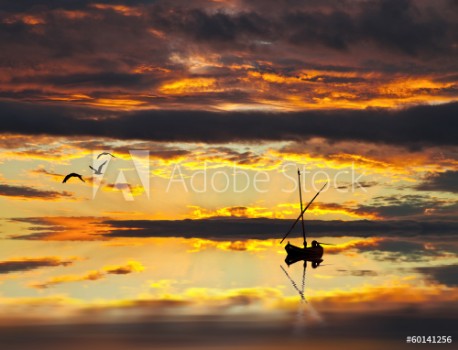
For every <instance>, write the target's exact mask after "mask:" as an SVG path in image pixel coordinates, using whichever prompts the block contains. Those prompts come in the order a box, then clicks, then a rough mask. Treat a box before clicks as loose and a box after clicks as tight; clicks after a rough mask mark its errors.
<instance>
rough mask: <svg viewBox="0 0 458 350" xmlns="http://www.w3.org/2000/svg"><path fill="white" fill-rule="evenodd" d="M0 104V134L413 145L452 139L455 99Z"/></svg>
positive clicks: (456, 122) (456, 125) (456, 127)
mask: <svg viewBox="0 0 458 350" xmlns="http://www.w3.org/2000/svg"><path fill="white" fill-rule="evenodd" d="M0 108H1V110H2V114H3V115H4V117H5V119H3V120H2V123H1V125H0V131H1V132H8V133H22V134H32V135H36V134H48V135H61V136H84V135H86V136H100V137H110V138H119V139H144V140H153V141H177V142H210V143H226V142H236V141H248V142H249V141H253V142H255V141H286V140H301V141H303V140H304V139H308V138H312V137H323V138H328V139H330V140H335V141H341V140H353V141H363V142H375V143H386V144H396V145H401V146H406V147H417V148H421V146H424V145H457V144H458V138H457V137H456V135H457V132H458V119H457V118H456V115H457V114H458V103H449V104H443V105H437V106H416V107H412V108H408V109H402V110H396V111H390V110H385V109H366V110H335V111H313V110H312V111H304V112H291V113H262V112H221V113H218V112H206V111H165V110H147V111H138V112H131V113H122V112H110V111H102V110H97V109H90V108H70V107H67V108H64V107H62V106H48V105H38V104H27V103H13V102H0ZM108 116H110V117H111V118H107V117H108ZM96 117H97V119H96Z"/></svg>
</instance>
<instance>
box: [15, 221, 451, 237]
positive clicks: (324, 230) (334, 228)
mask: <svg viewBox="0 0 458 350" xmlns="http://www.w3.org/2000/svg"><path fill="white" fill-rule="evenodd" d="M104 223H105V224H108V225H110V226H111V232H110V233H107V234H106V235H105V237H107V238H110V237H111V238H114V237H185V238H208V239H222V240H232V239H234V240H237V239H268V238H273V239H275V238H279V239H280V238H281V237H282V235H283V234H284V233H285V232H286V231H287V229H288V228H289V227H290V225H291V220H285V219H202V220H181V221H166V220H154V221H148V220H126V221H105V222H104ZM307 227H308V228H309V230H310V232H314V235H318V236H319V237H323V236H335V237H341V236H358V237H370V236H393V235H405V236H416V235H429V234H430V235H439V236H441V235H448V234H452V233H454V232H456V230H457V229H458V223H456V222H415V221H383V222H382V221H368V220H360V221H348V222H345V221H337V220H336V221H308V222H307ZM125 229H127V230H125ZM296 231H297V233H298V232H299V228H297V230H296ZM18 238H21V237H18ZM22 238H27V237H26V236H23V237H22Z"/></svg>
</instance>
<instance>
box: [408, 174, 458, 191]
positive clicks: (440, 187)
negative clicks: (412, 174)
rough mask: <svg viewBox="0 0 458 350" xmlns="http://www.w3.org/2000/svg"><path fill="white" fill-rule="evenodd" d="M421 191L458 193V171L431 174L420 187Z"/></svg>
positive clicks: (418, 187) (417, 188) (418, 188)
mask: <svg viewBox="0 0 458 350" xmlns="http://www.w3.org/2000/svg"><path fill="white" fill-rule="evenodd" d="M415 189H416V190H420V191H438V192H453V193H458V171H453V170H447V171H444V172H443V173H435V174H430V175H428V176H427V177H426V179H425V181H423V182H422V183H421V184H419V185H418V186H415Z"/></svg>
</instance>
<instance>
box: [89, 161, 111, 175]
mask: <svg viewBox="0 0 458 350" xmlns="http://www.w3.org/2000/svg"><path fill="white" fill-rule="evenodd" d="M106 163H107V161H104V162H103V163H102V164H100V166H99V168H98V169H94V168H93V167H92V166H90V165H89V168H91V169H92V170H94V174H95V175H102V174H103V173H102V168H103V166H104V165H105V164H106Z"/></svg>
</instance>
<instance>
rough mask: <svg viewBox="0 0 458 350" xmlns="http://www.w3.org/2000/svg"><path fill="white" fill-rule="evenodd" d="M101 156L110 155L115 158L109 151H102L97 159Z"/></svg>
mask: <svg viewBox="0 0 458 350" xmlns="http://www.w3.org/2000/svg"><path fill="white" fill-rule="evenodd" d="M101 156H112V157H113V158H116V157H115V156H114V155H112V154H111V153H109V152H102V153H100V154H99V155H98V156H97V159H99V158H100V157H101Z"/></svg>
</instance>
